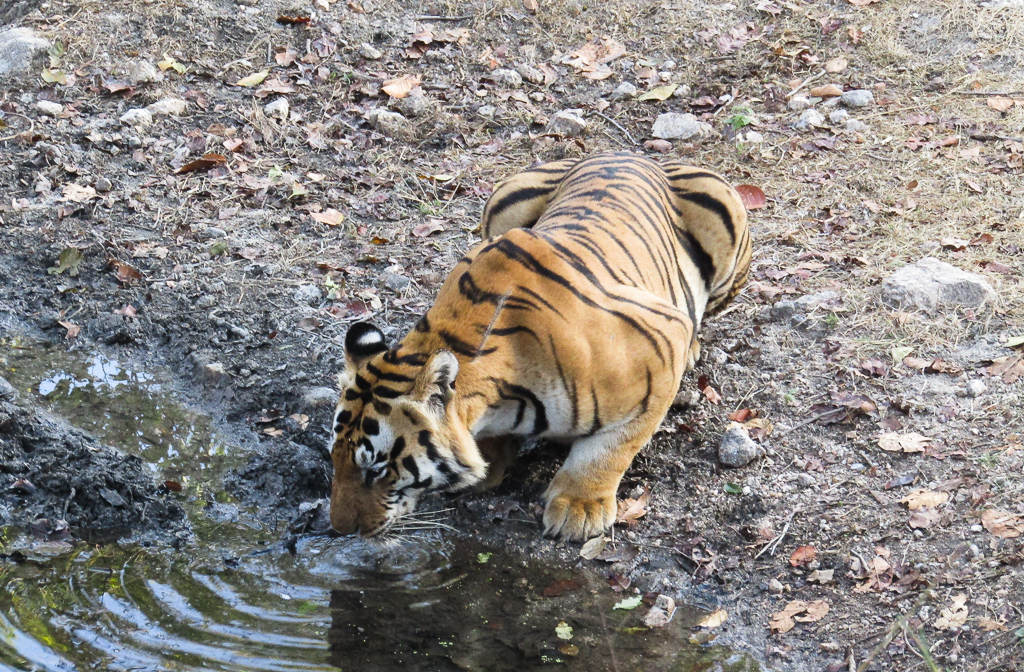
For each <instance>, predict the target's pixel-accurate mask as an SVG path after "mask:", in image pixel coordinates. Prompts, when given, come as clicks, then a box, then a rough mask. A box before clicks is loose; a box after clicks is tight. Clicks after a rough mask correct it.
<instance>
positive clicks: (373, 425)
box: [363, 418, 380, 436]
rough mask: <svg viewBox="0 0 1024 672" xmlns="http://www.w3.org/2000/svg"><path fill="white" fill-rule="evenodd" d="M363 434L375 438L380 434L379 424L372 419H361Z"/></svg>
mask: <svg viewBox="0 0 1024 672" xmlns="http://www.w3.org/2000/svg"><path fill="white" fill-rule="evenodd" d="M363 434H366V435H367V436H377V435H378V434H380V423H379V422H377V421H376V420H374V419H373V418H363Z"/></svg>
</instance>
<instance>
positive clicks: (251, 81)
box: [235, 70, 270, 86]
mask: <svg viewBox="0 0 1024 672" xmlns="http://www.w3.org/2000/svg"><path fill="white" fill-rule="evenodd" d="M269 74H270V70H261V71H259V72H254V73H253V74H251V75H249V76H248V77H242V78H241V79H240V80H238V81H237V82H235V86H256V85H257V84H262V83H263V80H264V79H266V78H267V75H269Z"/></svg>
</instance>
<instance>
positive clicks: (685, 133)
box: [651, 112, 704, 140]
mask: <svg viewBox="0 0 1024 672" xmlns="http://www.w3.org/2000/svg"><path fill="white" fill-rule="evenodd" d="M702 132H704V128H703V124H701V123H700V122H699V121H698V120H697V117H695V116H693V115H692V114H681V113H679V112H666V113H665V114H659V115H658V118H657V119H655V120H654V126H653V127H652V128H651V135H653V136H654V137H656V138H662V139H664V140H687V139H689V138H692V137H694V136H696V135H700V134H701V133H702Z"/></svg>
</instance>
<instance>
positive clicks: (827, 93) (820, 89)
mask: <svg viewBox="0 0 1024 672" xmlns="http://www.w3.org/2000/svg"><path fill="white" fill-rule="evenodd" d="M810 93H811V95H812V96H814V97H815V98H836V97H838V96H841V95H843V90H842V89H841V88H839V87H838V86H836V85H835V84H826V85H825V86H816V87H814V88H813V89H811V91H810Z"/></svg>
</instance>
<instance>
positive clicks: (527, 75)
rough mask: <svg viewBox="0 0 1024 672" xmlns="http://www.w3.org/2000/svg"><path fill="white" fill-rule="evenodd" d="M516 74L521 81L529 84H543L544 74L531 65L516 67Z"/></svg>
mask: <svg viewBox="0 0 1024 672" xmlns="http://www.w3.org/2000/svg"><path fill="white" fill-rule="evenodd" d="M516 72H518V73H519V74H520V75H521V76H522V78H523V79H525V80H526V81H528V82H530V83H531V84H543V83H544V73H543V72H541V71H540V70H538V69H537V68H535V67H533V66H532V65H528V64H526V63H523V64H521V65H519V66H517V67H516Z"/></svg>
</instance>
